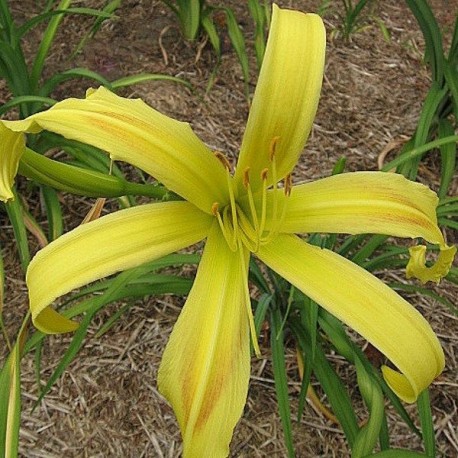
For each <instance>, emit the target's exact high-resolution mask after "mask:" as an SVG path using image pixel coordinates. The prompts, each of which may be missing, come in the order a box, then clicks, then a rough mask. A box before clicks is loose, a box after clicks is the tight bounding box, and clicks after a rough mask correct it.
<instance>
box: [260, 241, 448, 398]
mask: <svg viewBox="0 0 458 458" xmlns="http://www.w3.org/2000/svg"><path fill="white" fill-rule="evenodd" d="M257 255H258V256H259V258H260V259H261V260H262V261H264V262H265V263H266V264H267V265H268V266H269V267H270V268H272V269H273V270H275V271H276V272H277V273H279V274H280V275H281V276H283V277H284V278H285V279H286V280H288V281H289V282H290V283H292V284H293V285H294V286H296V287H297V288H298V289H300V290H301V291H302V292H303V293H304V294H306V295H307V296H309V297H310V298H311V299H313V300H314V301H315V302H317V303H318V304H320V305H321V306H322V307H324V308H325V309H326V310H328V311H329V312H330V313H332V314H333V315H335V316H336V317H337V318H339V319H340V320H342V321H343V322H345V323H346V324H348V325H349V326H350V327H351V328H353V329H354V330H355V331H357V332H358V333H359V334H361V335H362V336H363V337H364V338H365V339H367V340H368V341H369V342H371V343H372V345H374V347H376V348H378V349H379V350H380V351H381V352H382V353H383V354H385V355H386V356H387V357H388V359H389V360H390V361H391V362H392V363H393V364H394V365H395V366H396V368H397V370H393V369H390V368H388V367H385V368H383V371H382V372H383V376H384V377H385V380H386V381H387V383H388V384H389V385H390V387H391V388H392V389H393V391H394V392H395V393H396V394H397V395H398V396H399V397H400V398H401V399H403V400H404V401H406V402H414V401H415V400H416V399H417V397H418V395H419V394H420V393H421V392H422V391H423V390H424V389H425V388H427V387H428V386H429V385H430V384H431V382H432V381H433V380H434V379H435V378H436V377H437V376H438V375H439V374H440V373H441V372H442V370H443V369H444V353H443V351H442V348H441V346H440V343H439V340H438V339H437V337H436V335H435V334H434V332H433V330H432V329H431V327H430V325H429V324H428V322H427V321H426V320H425V319H424V318H423V317H422V315H421V314H420V313H419V312H418V311H417V310H415V309H414V308H413V307H412V306H411V305H410V304H409V303H408V302H407V301H405V300H404V299H403V298H402V297H401V296H399V295H398V294H396V293H395V292H394V291H393V290H392V289H391V288H389V287H388V286H386V285H385V284H384V283H382V282H381V281H380V280H378V279H377V278H376V277H374V276H373V275H371V274H370V273H369V272H367V271H366V270H364V269H362V268H361V267H359V266H357V265H356V264H354V263H352V262H351V261H349V260H347V259H345V258H343V257H342V256H339V255H338V254H336V253H334V252H332V251H329V250H326V249H321V248H319V247H316V246H312V245H309V244H307V243H305V242H304V241H303V240H301V239H299V238H298V237H296V236H293V235H287V234H282V235H279V236H278V237H277V238H276V239H275V240H273V241H272V242H271V243H270V244H267V245H263V246H261V248H260V249H259V252H258V253H257Z"/></svg>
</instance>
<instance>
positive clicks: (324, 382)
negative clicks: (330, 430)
mask: <svg viewBox="0 0 458 458" xmlns="http://www.w3.org/2000/svg"><path fill="white" fill-rule="evenodd" d="M313 372H314V373H315V375H316V377H317V379H318V381H319V382H320V385H321V386H322V388H323V390H324V392H325V393H326V396H327V398H328V400H329V403H330V404H331V407H332V411H333V412H334V414H335V415H336V417H337V418H338V420H339V423H340V425H341V427H342V429H343V432H344V434H345V437H346V439H347V441H348V443H349V445H350V447H353V444H354V442H355V439H356V436H357V434H358V430H359V428H358V421H357V418H356V415H355V412H354V408H353V406H352V404H351V400H350V396H349V395H348V392H347V390H346V388H345V386H344V384H343V383H342V381H341V379H340V378H339V376H338V375H337V374H336V373H335V371H334V370H333V369H332V367H331V365H330V364H329V362H328V360H327V359H326V355H325V353H324V351H323V349H322V347H321V342H320V344H318V345H317V346H316V352H315V364H314V367H313Z"/></svg>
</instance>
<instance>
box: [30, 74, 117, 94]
mask: <svg viewBox="0 0 458 458" xmlns="http://www.w3.org/2000/svg"><path fill="white" fill-rule="evenodd" d="M75 78H87V79H91V80H93V81H95V82H97V83H100V84H102V85H103V86H105V87H107V88H108V89H112V85H111V83H110V82H109V81H108V80H107V79H106V78H104V77H103V76H102V75H100V74H98V73H96V72H93V71H92V70H89V69H87V68H79V67H77V68H72V69H71V70H66V71H64V72H62V73H56V74H55V75H53V76H51V78H49V79H48V80H46V81H45V82H44V83H43V85H42V86H41V88H40V90H39V93H40V95H42V96H45V97H46V96H48V95H49V94H50V93H51V92H52V91H53V90H54V89H55V88H56V86H58V85H59V84H61V83H63V82H64V81H67V80H71V79H75Z"/></svg>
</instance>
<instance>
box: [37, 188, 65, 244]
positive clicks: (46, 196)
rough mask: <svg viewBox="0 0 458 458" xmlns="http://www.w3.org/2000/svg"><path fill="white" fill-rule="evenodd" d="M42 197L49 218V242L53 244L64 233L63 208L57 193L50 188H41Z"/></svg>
mask: <svg viewBox="0 0 458 458" xmlns="http://www.w3.org/2000/svg"><path fill="white" fill-rule="evenodd" d="M40 189H41V195H42V196H43V202H44V205H45V208H46V215H47V217H48V226H49V230H48V240H49V241H50V242H51V241H53V240H56V239H57V238H58V237H60V236H61V235H62V234H63V232H64V223H63V215H62V208H61V206H60V202H59V198H58V196H57V193H56V191H55V190H54V189H53V188H50V187H49V186H41V188H40Z"/></svg>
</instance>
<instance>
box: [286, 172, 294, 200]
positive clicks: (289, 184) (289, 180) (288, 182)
mask: <svg viewBox="0 0 458 458" xmlns="http://www.w3.org/2000/svg"><path fill="white" fill-rule="evenodd" d="M292 188H293V180H292V178H291V174H290V173H288V175H286V177H285V187H284V189H285V196H286V197H289V196H290V195H291V190H292Z"/></svg>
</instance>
